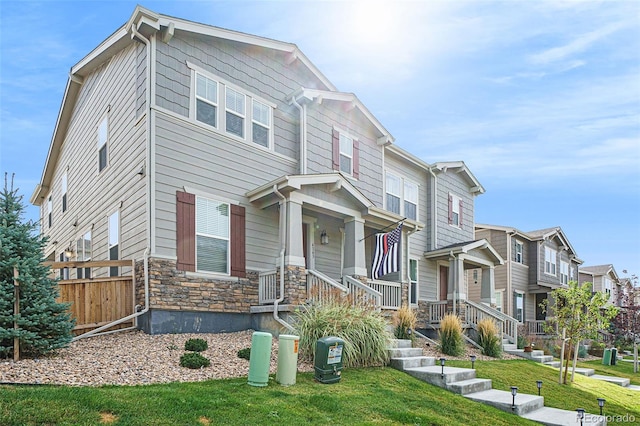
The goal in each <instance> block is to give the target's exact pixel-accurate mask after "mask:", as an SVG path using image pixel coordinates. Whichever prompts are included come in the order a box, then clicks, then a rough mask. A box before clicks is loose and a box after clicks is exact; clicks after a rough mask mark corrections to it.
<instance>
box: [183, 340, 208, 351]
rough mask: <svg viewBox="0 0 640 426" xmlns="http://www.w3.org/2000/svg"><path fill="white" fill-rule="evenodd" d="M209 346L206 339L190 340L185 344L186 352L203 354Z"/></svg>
mask: <svg viewBox="0 0 640 426" xmlns="http://www.w3.org/2000/svg"><path fill="white" fill-rule="evenodd" d="M208 347H209V344H208V343H207V341H206V340H204V339H189V340H187V341H186V342H185V343H184V350H185V351H193V352H202V351H206V350H207V348H208Z"/></svg>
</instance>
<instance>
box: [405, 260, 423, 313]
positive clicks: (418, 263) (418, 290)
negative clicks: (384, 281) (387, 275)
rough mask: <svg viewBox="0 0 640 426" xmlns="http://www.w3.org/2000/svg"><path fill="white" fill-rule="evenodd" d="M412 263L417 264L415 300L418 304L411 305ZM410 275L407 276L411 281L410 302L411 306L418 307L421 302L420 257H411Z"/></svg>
mask: <svg viewBox="0 0 640 426" xmlns="http://www.w3.org/2000/svg"><path fill="white" fill-rule="evenodd" d="M411 261H415V262H416V281H415V282H416V286H415V287H416V295H415V299H416V302H415V303H411V283H412V280H411ZM407 272H408V274H407V278H408V281H409V302H410V304H411V306H418V303H419V302H420V258H418V257H413V256H411V257H409V269H408V270H407Z"/></svg>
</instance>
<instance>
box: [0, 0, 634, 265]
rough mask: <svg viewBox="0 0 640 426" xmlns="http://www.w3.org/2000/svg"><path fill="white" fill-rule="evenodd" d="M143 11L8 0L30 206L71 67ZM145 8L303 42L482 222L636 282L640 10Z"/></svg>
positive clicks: (0, 88)
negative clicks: (558, 239)
mask: <svg viewBox="0 0 640 426" xmlns="http://www.w3.org/2000/svg"><path fill="white" fill-rule="evenodd" d="M136 3H137V2H135V1H108V2H107V1H43V2H35V1H28V0H27V1H19V2H18V1H6V0H0V111H1V112H0V114H1V115H0V170H1V171H2V173H3V174H4V172H5V171H8V172H15V173H16V180H15V182H16V185H17V186H18V187H19V188H20V190H21V193H22V194H24V195H25V199H26V200H27V201H28V199H29V197H30V196H31V193H32V191H33V189H34V188H35V185H36V184H37V183H38V182H39V180H40V177H41V174H42V169H43V165H44V161H45V159H46V155H47V151H48V148H49V144H50V141H51V137H52V134H53V129H54V126H55V122H56V118H57V115H58V112H59V108H60V103H61V100H62V95H63V92H64V88H65V84H66V81H67V76H68V72H69V70H70V68H71V67H72V66H73V65H74V64H76V63H77V62H78V61H80V60H81V59H82V58H83V57H84V56H85V55H86V54H87V53H89V52H90V51H91V50H92V49H93V48H94V47H96V46H97V45H98V44H99V43H100V42H102V41H103V40H104V39H105V38H106V37H108V36H109V35H110V34H111V33H112V32H114V31H115V30H116V29H117V28H119V27H120V26H121V25H122V24H124V23H125V22H126V21H127V20H128V18H129V17H130V16H131V13H132V12H133V9H134V7H135V5H136ZM139 3H140V4H141V5H142V6H144V7H147V8H150V9H152V10H154V11H156V12H159V13H162V14H166V15H172V16H176V17H180V18H184V19H189V20H193V21H197V22H202V23H205V24H210V25H215V26H219V27H223V28H229V29H232V30H237V31H242V32H246V33H250V34H256V35H260V36H264V37H269V38H273V39H277V40H281V41H285V42H290V43H295V44H297V45H298V47H300V49H302V51H303V52H304V53H305V54H306V55H307V57H308V58H309V59H310V60H311V61H312V62H313V63H314V64H315V65H316V66H317V67H318V68H319V69H320V70H321V71H322V72H323V73H324V74H325V75H326V76H327V77H328V78H329V79H330V80H331V81H332V82H333V83H334V84H335V85H336V86H337V87H338V89H339V90H341V91H344V92H353V93H355V94H356V95H357V96H358V97H359V98H360V100H362V102H363V103H364V104H365V105H366V106H367V107H368V108H369V109H370V111H371V112H372V113H373V114H374V115H375V116H376V117H377V118H378V119H379V120H380V121H381V122H382V123H383V125H384V126H385V127H386V128H387V129H388V130H389V131H390V132H391V134H392V135H393V136H394V137H395V138H396V143H397V145H399V146H401V147H402V148H404V149H406V150H408V151H410V152H412V153H413V154H415V155H417V156H419V157H420V158H422V159H423V160H425V161H427V162H436V161H455V160H464V161H465V163H466V164H467V165H468V166H469V168H470V169H471V171H472V172H473V173H474V174H475V176H476V177H477V178H478V180H479V181H480V182H481V183H482V185H483V186H484V187H485V189H486V191H487V192H486V193H485V194H483V195H481V196H479V197H478V198H477V199H476V212H475V213H476V214H475V216H476V222H478V223H488V224H499V225H506V226H513V227H516V228H518V229H521V230H523V231H528V230H534V229H540V228H548V227H552V226H560V227H562V229H563V230H564V232H565V234H566V235H567V237H568V238H569V241H570V242H571V244H572V245H573V247H574V248H575V250H576V252H577V253H578V256H579V257H580V258H581V259H583V260H584V261H585V263H584V265H585V266H587V265H598V264H606V263H613V264H614V266H615V268H616V270H617V271H618V273H619V274H620V275H622V276H624V275H625V274H623V273H622V271H623V270H625V269H626V270H628V271H629V274H632V273H634V274H638V275H640V2H637V1H603V2H598V1H562V2H550V1H517V2H515V1H505V2H495V1H456V2H445V1H412V2H391V1H388V2H384V3H376V2H372V1H370V2H355V1H351V2H317V1H299V2H285V1H261V2H249V1H230V2H220V1H199V2H187V1H146V2H145V1H142V0H140V2H139ZM27 217H28V218H32V219H36V218H37V209H35V208H33V207H31V208H30V209H29V210H28V216H27Z"/></svg>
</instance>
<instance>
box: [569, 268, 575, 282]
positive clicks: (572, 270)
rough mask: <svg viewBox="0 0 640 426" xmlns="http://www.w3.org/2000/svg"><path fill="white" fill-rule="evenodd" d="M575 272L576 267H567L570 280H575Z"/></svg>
mask: <svg viewBox="0 0 640 426" xmlns="http://www.w3.org/2000/svg"><path fill="white" fill-rule="evenodd" d="M575 273H576V268H569V279H570V280H571V281H575V280H576V278H575V277H576V276H575Z"/></svg>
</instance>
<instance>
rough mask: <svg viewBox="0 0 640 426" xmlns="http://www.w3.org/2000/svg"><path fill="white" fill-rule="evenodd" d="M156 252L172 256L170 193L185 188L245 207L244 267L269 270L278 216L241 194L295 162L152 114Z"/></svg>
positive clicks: (173, 235) (173, 205)
mask: <svg viewBox="0 0 640 426" xmlns="http://www.w3.org/2000/svg"><path fill="white" fill-rule="evenodd" d="M155 122H156V132H157V133H156V182H157V185H156V191H155V197H156V200H157V201H156V209H155V210H156V233H157V234H156V235H157V236H156V252H157V253H158V254H160V255H164V256H171V257H173V256H175V255H176V253H175V249H176V229H175V220H176V212H175V208H176V191H177V190H182V189H183V187H185V186H187V187H190V188H194V189H196V190H199V191H203V192H205V193H208V194H211V195H212V196H214V197H218V198H220V199H222V200H229V201H232V202H234V203H240V204H241V205H242V206H244V207H245V208H246V232H247V241H246V256H247V265H249V266H251V267H253V268H256V269H270V268H273V266H274V259H275V258H276V257H277V256H278V252H279V246H278V213H277V209H276V208H275V207H272V208H269V209H265V210H261V209H258V208H256V207H254V206H253V205H251V204H249V203H248V201H247V200H246V198H245V197H244V194H245V193H246V192H247V191H249V190H252V189H255V188H256V187H258V186H260V185H262V184H264V183H267V182H269V181H271V180H273V179H275V178H277V177H280V176H283V175H286V174H292V173H294V172H295V169H296V164H295V162H293V161H289V160H286V159H284V158H283V157H281V156H278V155H275V154H269V153H267V152H266V151H265V150H262V149H258V148H257V147H254V146H252V145H251V144H248V143H243V142H239V141H236V140H233V139H231V138H227V137H225V136H222V135H220V134H219V133H217V132H214V131H213V130H209V129H206V128H205V127H204V126H197V125H194V124H193V123H191V122H189V121H188V120H187V119H184V120H183V119H179V118H177V117H174V116H169V115H166V114H163V113H157V115H156V120H155Z"/></svg>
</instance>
